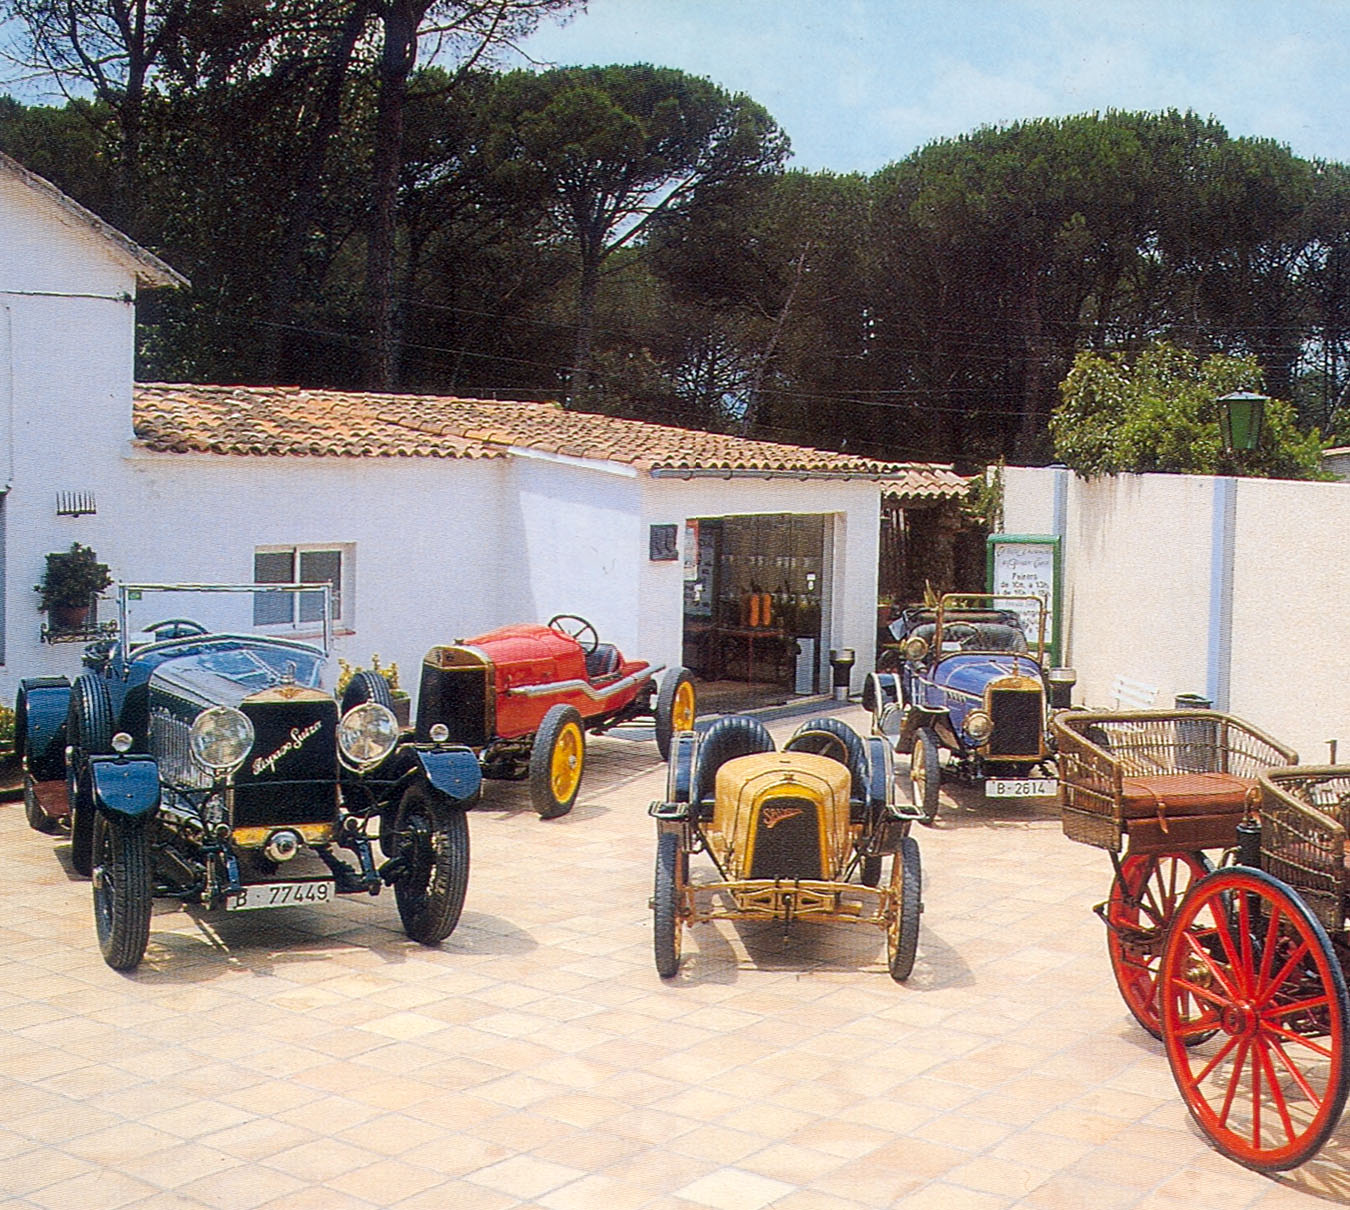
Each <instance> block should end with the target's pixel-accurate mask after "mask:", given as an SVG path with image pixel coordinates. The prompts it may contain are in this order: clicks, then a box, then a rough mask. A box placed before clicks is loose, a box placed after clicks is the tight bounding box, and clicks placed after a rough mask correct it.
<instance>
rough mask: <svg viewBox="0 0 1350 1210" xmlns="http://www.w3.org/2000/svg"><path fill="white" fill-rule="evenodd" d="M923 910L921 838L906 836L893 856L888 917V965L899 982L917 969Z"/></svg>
mask: <svg viewBox="0 0 1350 1210" xmlns="http://www.w3.org/2000/svg"><path fill="white" fill-rule="evenodd" d="M922 911H923V873H922V870H921V868H920V865H919V842H918V841H917V840H915V839H914V837H912V836H906V837H904V838H903V839H902V840H901V841H900V847H899V849H897V850H896V853H895V856H894V857H893V858H891V907H890V917H889V918H888V920H887V921H886V967H887V969H888V970H889V971H890V972H891V978H892V979H894V980H895V981H896V982H897V983H903V982H904V981H905V980H906V979H908V978H909V976H910V973H911V972H912V971H913V970H914V957H915V955H916V954H917V953H918V949H919V913H920V912H922Z"/></svg>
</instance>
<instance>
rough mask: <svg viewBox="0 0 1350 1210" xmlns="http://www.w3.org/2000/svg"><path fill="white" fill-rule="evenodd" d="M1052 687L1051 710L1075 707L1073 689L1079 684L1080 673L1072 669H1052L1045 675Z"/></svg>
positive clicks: (1047, 682)
mask: <svg viewBox="0 0 1350 1210" xmlns="http://www.w3.org/2000/svg"><path fill="white" fill-rule="evenodd" d="M1045 681H1046V684H1047V685H1049V686H1050V709H1051V710H1067V709H1068V708H1069V707H1070V706H1071V705H1073V687H1074V686H1075V685H1076V684H1078V673H1077V672H1075V671H1074V670H1073V669H1072V668H1050V669H1048V670H1047V671H1046V674H1045Z"/></svg>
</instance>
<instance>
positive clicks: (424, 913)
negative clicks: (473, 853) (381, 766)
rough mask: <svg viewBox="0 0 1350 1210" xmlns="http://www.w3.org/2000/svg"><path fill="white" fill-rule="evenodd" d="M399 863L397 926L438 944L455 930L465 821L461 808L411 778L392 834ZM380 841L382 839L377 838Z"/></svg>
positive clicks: (463, 885)
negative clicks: (400, 866)
mask: <svg viewBox="0 0 1350 1210" xmlns="http://www.w3.org/2000/svg"><path fill="white" fill-rule="evenodd" d="M395 838H396V843H395V845H394V847H395V848H396V849H397V852H398V856H399V857H400V858H402V859H403V862H404V865H403V868H402V870H401V871H400V872H399V874H398V875H397V877H396V878H395V879H394V901H395V902H396V903H397V904H398V914H399V918H400V919H401V920H402V921H403V931H404V932H405V933H407V934H408V936H409V937H410V938H411V939H412V940H413V941H418V942H420V943H421V944H422V945H438V944H439V943H440V942H442V941H444V940H445V939H446V938H447V937H448V936H450V934H451V933H452V932H454V930H455V925H457V924H458V923H459V914H460V911H461V910H462V909H463V907H464V893H465V891H466V890H467V889H468V885H469V823H468V820H467V819H465V817H464V812H463V811H462V810H459V809H458V808H455V807H452V806H450V805H448V804H447V803H445V802H443V801H441V800H440V796H439V795H438V794H437V793H436V791H435V790H433V789H431V788H430V787H429V786H427V785H425V784H424V783H422V782H414V783H413V784H412V785H411V786H409V787H408V788H407V789H406V790H405V791H404V792H403V798H402V799H401V800H400V802H399V806H398V816H397V819H396V820H395V832H394V837H391V839H395ZM381 844H383V840H382V841H381Z"/></svg>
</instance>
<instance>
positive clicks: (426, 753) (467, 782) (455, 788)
mask: <svg viewBox="0 0 1350 1210" xmlns="http://www.w3.org/2000/svg"><path fill="white" fill-rule="evenodd" d="M414 751H415V752H416V754H417V763H418V764H419V765H421V767H422V773H423V774H424V775H425V777H426V779H427V781H429V782H430V783H431V784H432V786H433V787H435V788H436V789H437V790H439V791H440V792H441V793H442V794H444V795H445V796H446V797H447V798H450V799H453V800H454V802H455V805H456V806H460V807H471V806H473V804H474V803H476V802H477V801H478V794H479V790H480V789H481V788H482V784H483V772H482V770H481V769H480V768H479V767H478V757H477V756H475V755H474V752H473V749H472V748H432V749H424V748H416V749H414Z"/></svg>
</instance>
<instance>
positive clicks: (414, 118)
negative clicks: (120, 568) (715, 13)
mask: <svg viewBox="0 0 1350 1210" xmlns="http://www.w3.org/2000/svg"><path fill="white" fill-rule="evenodd" d="M576 3H578V0H435V2H431V0H335V2H327V3H318V2H317V0H278V2H277V3H268V4H256V3H252V2H249V0H246V2H243V3H241V2H240V0H141V2H138V3H137V4H135V5H128V4H126V3H125V0H0V16H8V17H9V18H11V20H10V21H9V23H8V24H7V25H5V26H3V27H0V28H3V30H4V36H7V37H8V40H9V45H8V48H7V49H8V51H9V53H10V56H11V58H12V59H14V60H18V61H22V62H25V63H27V64H28V70H30V71H40V72H45V73H48V74H49V75H51V76H53V77H59V78H60V79H61V80H63V81H64V82H65V83H66V85H67V86H68V87H69V88H70V89H71V92H72V99H71V100H70V101H69V102H68V103H67V104H65V105H63V106H60V107H44V106H25V105H22V104H19V103H18V102H16V101H13V100H11V99H8V98H4V99H0V149H3V150H5V151H7V152H9V153H10V154H12V155H15V156H16V157H17V158H19V159H20V160H21V161H22V162H24V163H26V164H27V165H29V166H30V167H32V168H33V169H34V170H36V171H38V172H40V173H42V174H43V175H45V176H48V177H50V178H51V179H52V180H54V181H55V182H56V183H57V184H58V185H60V186H61V187H62V188H64V189H66V190H67V191H68V192H69V193H71V194H72V196H74V197H76V198H77V199H79V200H80V201H83V202H85V203H86V204H88V205H90V206H91V208H93V209H94V210H96V211H97V212H99V213H100V214H103V215H104V216H106V217H107V218H109V219H110V220H111V221H113V222H114V223H117V224H118V225H120V226H123V227H124V228H126V229H127V230H128V231H129V232H130V233H131V234H132V235H134V236H135V237H136V238H138V239H139V240H140V241H141V242H143V243H145V244H146V245H147V246H149V247H151V248H153V249H154V250H155V251H157V252H160V253H161V254H163V255H164V256H165V257H166V258H167V259H168V260H169V261H170V263H172V264H173V265H174V266H175V267H176V268H178V269H180V270H181V271H183V272H184V273H186V274H187V275H188V276H190V277H191V278H192V281H193V288H192V289H191V291H184V292H177V293H175V292H162V293H158V294H151V295H149V296H147V297H146V299H144V300H143V302H142V305H141V308H140V319H141V334H140V349H139V357H140V362H139V365H140V373H141V374H142V376H143V377H156V378H162V377H172V378H197V379H215V380H233V381H245V382H249V381H252V382H274V381H285V382H302V383H306V384H312V385H333V386H362V385H365V386H376V387H379V388H381V389H398V390H416V391H425V392H447V393H460V394H482V395H487V396H492V395H498V396H503V395H506V396H517V397H521V396H523V397H564V398H567V399H568V400H569V403H570V405H571V406H579V407H587V408H598V409H602V410H605V411H611V412H615V413H621V414H627V415H634V416H644V417H649V418H655V419H660V420H663V421H667V422H671V423H682V424H690V425H696V426H705V427H715V428H724V429H735V430H737V431H741V432H745V433H749V434H753V435H760V436H764V437H768V438H772V439H778V440H788V441H798V442H803V443H807V444H818V445H823V446H827V447H831V448H836V449H848V450H852V451H855V452H860V453H870V454H875V455H881V456H886V457H892V458H934V459H940V460H943V461H953V462H956V463H958V464H960V465H961V466H962V467H973V466H976V465H979V464H981V463H983V462H986V461H990V460H993V459H996V458H999V457H1007V458H1012V459H1016V460H1020V461H1030V462H1035V461H1044V460H1048V459H1049V458H1050V457H1051V456H1052V454H1053V453H1054V451H1055V449H1056V448H1061V443H1063V442H1064V441H1069V440H1071V439H1070V437H1068V436H1067V435H1066V433H1065V430H1064V425H1065V424H1066V423H1068V422H1067V421H1066V420H1065V419H1064V417H1066V416H1071V415H1076V416H1079V420H1080V421H1081V424H1082V426H1083V429H1084V431H1083V433H1082V434H1081V435H1080V437H1081V442H1082V443H1083V451H1084V452H1081V454H1076V455H1075V456H1076V457H1081V465H1083V466H1084V467H1088V466H1092V467H1094V468H1096V469H1107V468H1108V466H1110V465H1127V464H1130V465H1141V466H1142V465H1149V466H1157V467H1159V468H1163V467H1166V468H1169V469H1181V468H1182V467H1183V466H1191V467H1201V466H1207V465H1210V461H1209V460H1208V454H1207V453H1206V452H1205V451H1206V450H1207V449H1208V446H1206V444H1205V442H1206V441H1207V440H1208V437H1205V436H1203V435H1202V434H1201V432H1200V428H1187V427H1186V426H1187V425H1191V424H1195V425H1199V426H1200V427H1201V428H1203V427H1204V425H1207V424H1208V423H1209V417H1208V416H1207V414H1205V412H1204V407H1203V406H1202V404H1201V401H1200V399H1199V396H1196V397H1195V398H1194V400H1193V401H1192V402H1193V404H1194V406H1193V407H1192V406H1191V405H1190V404H1188V405H1187V407H1188V408H1189V409H1190V410H1189V411H1185V410H1184V409H1183V411H1185V415H1186V416H1189V417H1190V419H1188V420H1185V423H1184V424H1183V425H1182V430H1184V431H1185V432H1187V433H1189V434H1190V435H1191V436H1193V437H1195V439H1196V441H1197V443H1198V445H1197V450H1196V451H1195V457H1194V458H1191V459H1190V460H1189V461H1188V460H1187V458H1185V457H1181V456H1180V455H1178V454H1176V451H1175V450H1174V449H1173V448H1172V446H1173V444H1175V443H1174V442H1172V439H1170V438H1169V439H1168V441H1164V442H1163V443H1162V444H1161V445H1158V446H1157V447H1156V448H1155V447H1154V446H1150V445H1149V444H1148V442H1147V441H1145V440H1142V439H1141V441H1140V443H1139V444H1137V446H1136V447H1135V448H1134V449H1133V452H1132V453H1130V454H1129V456H1128V457H1126V455H1125V454H1123V453H1122V452H1121V450H1120V449H1118V448H1112V449H1106V448H1105V447H1103V446H1101V445H1100V440H1099V439H1100V436H1101V434H1100V432H1098V431H1097V429H1098V427H1099V426H1097V427H1094V426H1095V425H1096V420H1095V419H1094V418H1095V417H1098V412H1097V411H1094V410H1093V409H1092V408H1090V407H1089V408H1088V410H1087V411H1085V412H1082V413H1081V415H1080V413H1078V412H1075V411H1074V410H1073V409H1074V408H1080V407H1086V406H1087V403H1086V401H1087V400H1088V397H1089V395H1091V393H1092V392H1091V390H1089V387H1090V385H1091V383H1093V382H1098V381H1100V382H1105V381H1107V380H1108V379H1109V378H1110V375H1111V374H1116V373H1124V372H1125V371H1124V369H1123V367H1130V366H1137V365H1143V366H1144V367H1145V368H1147V367H1148V366H1149V365H1150V364H1152V363H1153V362H1154V361H1155V360H1156V359H1157V358H1159V357H1161V356H1162V354H1160V353H1158V352H1157V351H1156V350H1153V351H1152V352H1150V353H1149V354H1148V356H1147V357H1141V358H1140V360H1139V362H1135V361H1134V360H1133V358H1134V356H1135V355H1136V354H1139V353H1140V351H1141V350H1144V349H1148V348H1150V346H1151V345H1152V344H1153V342H1155V341H1158V340H1166V341H1169V342H1171V344H1172V345H1173V346H1175V351H1174V355H1175V356H1176V357H1185V356H1190V355H1193V356H1194V357H1195V358H1197V359H1198V360H1197V363H1196V364H1197V366H1207V365H1210V364H1211V363H1210V361H1207V360H1206V359H1207V358H1212V356H1213V355H1222V358H1228V359H1237V360H1236V361H1232V362H1231V364H1233V365H1241V366H1242V367H1244V369H1243V374H1242V375H1239V376H1243V375H1246V376H1247V377H1248V378H1250V374H1251V373H1252V372H1258V373H1259V375H1260V377H1261V380H1262V381H1263V382H1264V383H1265V384H1266V388H1267V389H1268V391H1269V393H1270V394H1272V395H1275V396H1277V397H1278V398H1279V399H1283V400H1288V401H1289V404H1290V409H1289V410H1288V411H1287V413H1286V412H1285V411H1280V410H1278V409H1277V411H1278V416H1277V422H1278V424H1283V423H1284V422H1285V420H1286V419H1287V421H1288V424H1289V425H1290V426H1292V427H1290V428H1289V430H1288V433H1287V434H1286V437H1287V441H1285V438H1282V439H1281V440H1282V441H1283V442H1284V443H1285V445H1287V446H1288V449H1289V450H1293V449H1294V447H1295V446H1297V447H1298V449H1299V450H1303V449H1304V445H1300V444H1299V442H1300V441H1301V440H1302V439H1301V438H1297V437H1296V435H1295V430H1297V432H1300V433H1311V432H1312V430H1313V429H1314V428H1318V429H1320V431H1321V432H1323V433H1326V434H1328V436H1331V437H1337V438H1338V439H1344V438H1346V437H1348V436H1350V425H1347V423H1346V411H1345V409H1344V406H1343V404H1344V399H1345V395H1346V391H1347V389H1350V172H1348V171H1347V169H1346V168H1345V167H1343V166H1341V165H1339V164H1325V163H1317V162H1310V161H1306V160H1302V159H1300V158H1298V157H1296V156H1294V155H1292V154H1291V153H1290V152H1289V150H1288V149H1287V148H1285V147H1282V146H1280V145H1278V144H1276V143H1273V142H1270V141H1269V140H1263V139H1234V138H1231V137H1230V136H1229V135H1228V134H1227V132H1226V131H1225V130H1224V128H1223V127H1222V125H1220V124H1219V123H1218V122H1217V121H1215V120H1214V119H1212V118H1210V119H1206V118H1201V117H1198V116H1197V115H1195V114H1192V113H1179V112H1164V113H1155V114H1143V113H1120V112H1109V113H1106V114H1091V115H1083V116H1078V117H1069V118H1055V119H1036V120H1028V121H1024V122H1018V123H1013V124H1010V125H1007V126H1000V127H986V128H981V129H979V130H976V131H973V132H971V133H970V134H968V135H966V136H963V137H961V138H956V139H944V140H938V141H935V142H933V143H930V144H928V145H927V146H925V147H922V148H919V149H917V150H915V151H914V152H912V153H911V154H909V155H906V156H905V157H904V158H902V159H898V160H897V161H896V162H894V163H892V164H890V165H889V166H888V167H886V168H884V169H882V170H881V171H880V172H877V173H875V174H873V175H871V176H870V177H868V176H862V175H839V174H833V173H823V172H822V173H803V172H795V171H784V161H785V159H786V156H787V150H788V143H787V136H786V135H785V134H784V132H782V131H781V130H779V128H778V127H777V125H776V124H775V123H774V121H773V118H772V117H771V116H770V115H769V114H768V113H766V112H765V111H764V109H763V108H762V107H761V106H759V105H757V104H756V103H755V102H754V101H753V100H751V99H750V98H747V97H743V96H733V95H730V94H728V93H727V92H725V91H724V90H722V89H720V88H718V87H717V86H716V85H714V84H712V83H710V82H709V81H707V80H702V79H699V78H696V77H693V76H689V75H687V74H685V73H682V72H678V71H674V70H671V69H667V68H662V67H659V66H651V65H643V64H637V65H621V66H609V67H587V68H559V69H552V70H541V71H518V70H517V71H506V72H502V71H499V70H498V69H497V67H496V61H495V59H494V55H495V54H496V53H497V52H498V51H500V50H501V49H503V48H504V47H506V46H508V45H509V44H510V43H511V40H512V39H513V38H515V37H516V36H518V35H519V34H520V33H521V32H523V31H525V30H527V29H528V28H530V26H531V25H532V24H534V23H536V22H538V21H540V20H550V19H555V18H557V17H560V16H565V15H566V12H567V11H568V10H569V9H570V8H571V7H573V6H574V5H575V4H576ZM438 51H439V54H438V53H437V52H438ZM1085 352H1088V353H1091V354H1093V355H1094V357H1095V358H1096V360H1088V361H1083V360H1081V358H1080V360H1079V361H1078V362H1076V361H1075V358H1078V357H1079V356H1080V354H1084V353H1085ZM1114 354H1122V357H1120V358H1115V357H1114V356H1112V355H1114ZM1169 355H1171V354H1169ZM1214 364H1215V365H1218V364H1223V365H1228V364H1230V363H1229V362H1228V361H1222V360H1221V361H1220V362H1215V363H1214ZM1112 366H1114V367H1116V368H1115V369H1114V370H1110V373H1108V369H1109V368H1110V367H1112ZM1197 373H1200V371H1197ZM1200 377H1201V379H1203V378H1204V374H1203V373H1200ZM1066 378H1067V379H1070V380H1071V382H1072V383H1073V384H1075V385H1073V386H1072V387H1071V388H1069V389H1070V394H1071V396H1072V398H1073V399H1074V400H1075V401H1076V402H1073V403H1072V404H1070V403H1068V402H1064V403H1061V398H1060V391H1059V388H1060V384H1061V382H1064V381H1065V380H1066ZM1092 389H1096V388H1092ZM1112 389H1115V388H1114V387H1113V388H1112ZM1198 389H1200V390H1208V389H1209V386H1208V385H1205V386H1202V387H1201V388H1198ZM1065 398H1066V400H1067V399H1068V398H1069V396H1066V397H1065ZM1187 398H1188V399H1190V398H1191V397H1190V396H1187ZM1056 408H1059V409H1060V410H1059V412H1058V413H1057V416H1058V418H1057V419H1056V420H1055V421H1054V424H1053V426H1052V423H1051V415H1052V412H1054V411H1055V409H1056ZM1066 408H1067V409H1068V410H1067V411H1066V410H1065V409H1066ZM1196 409H1199V410H1198V411H1197V410H1196ZM1075 423H1077V422H1075ZM1145 427H1148V426H1145ZM1163 427H1166V426H1165V425H1164V426H1163ZM1178 431H1181V430H1178ZM1207 431H1208V430H1206V432H1207ZM1174 436H1175V434H1174ZM1094 442H1097V443H1098V444H1097V445H1094V444H1093V443H1094ZM1169 442H1171V444H1169ZM1067 448H1068V447H1067V446H1065V447H1062V449H1061V452H1063V449H1067ZM1306 448H1307V449H1311V448H1312V447H1311V445H1307V447H1306ZM1290 456H1291V457H1294V455H1292V454H1291V455H1290ZM1302 457H1303V454H1302V453H1299V454H1298V455H1297V457H1294V461H1293V462H1292V463H1288V462H1282V461H1279V459H1276V462H1273V463H1272V464H1271V468H1267V469H1272V468H1274V467H1275V466H1276V464H1277V463H1278V466H1279V467H1281V468H1284V469H1282V470H1281V471H1280V473H1299V468H1300V467H1302V466H1303V465H1304V464H1303V463H1302V462H1300V461H1299V459H1300V458H1302ZM1131 458H1132V459H1134V461H1133V463H1131V462H1130V459H1131ZM1121 459H1124V461H1121ZM1253 469H1254V468H1253Z"/></svg>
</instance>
